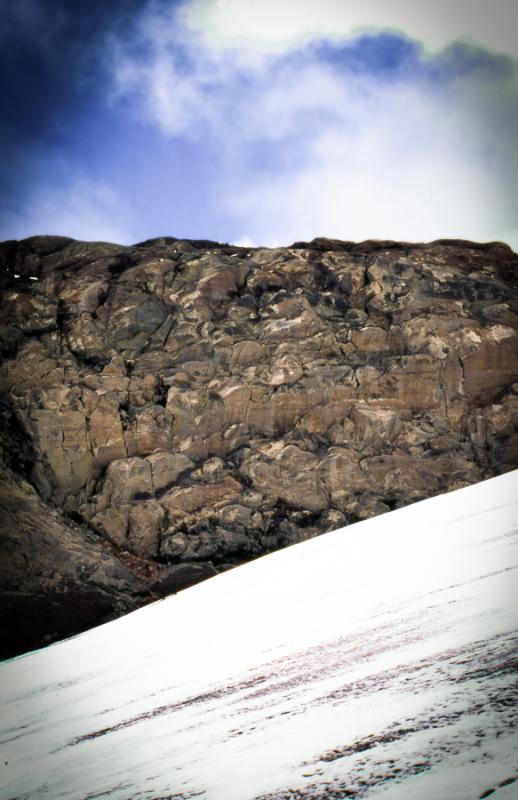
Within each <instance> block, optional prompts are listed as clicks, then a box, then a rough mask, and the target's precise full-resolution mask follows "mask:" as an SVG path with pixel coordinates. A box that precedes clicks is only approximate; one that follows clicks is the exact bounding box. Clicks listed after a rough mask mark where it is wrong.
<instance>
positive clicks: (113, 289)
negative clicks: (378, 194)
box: [0, 237, 518, 647]
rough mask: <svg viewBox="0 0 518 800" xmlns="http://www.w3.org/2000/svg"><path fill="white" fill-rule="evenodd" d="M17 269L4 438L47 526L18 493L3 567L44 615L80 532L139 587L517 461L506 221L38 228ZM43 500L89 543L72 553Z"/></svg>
mask: <svg viewBox="0 0 518 800" xmlns="http://www.w3.org/2000/svg"><path fill="white" fill-rule="evenodd" d="M16 276H19V277H16ZM0 279H1V286H2V287H3V296H2V308H3V310H4V314H3V318H2V327H1V329H0V339H1V347H0V352H1V353H2V354H3V358H4V361H3V364H2V366H1V367H0V412H1V413H2V416H3V421H4V423H5V424H4V430H5V434H4V438H3V440H2V445H3V451H4V460H5V461H6V463H8V464H10V467H11V473H9V474H10V475H11V477H10V478H9V480H10V481H12V480H15V482H16V481H18V482H20V481H26V483H24V484H23V485H24V487H26V488H25V489H24V492H25V491H30V490H29V488H28V487H29V484H28V483H27V481H30V482H31V483H32V485H33V486H34V487H35V489H36V490H37V492H38V494H39V497H38V496H37V495H36V494H35V493H34V492H33V493H32V494H31V498H32V499H31V504H32V506H34V504H35V503H36V504H39V505H38V508H40V509H42V512H41V515H40V517H41V522H38V521H37V517H38V515H37V514H36V513H34V514H33V515H32V517H31V519H32V520H33V523H31V524H34V525H35V530H37V532H38V533H37V535H36V536H31V535H30V531H29V528H30V526H28V525H27V524H26V517H24V514H25V512H24V511H23V509H24V508H25V507H26V504H24V503H25V501H24V502H23V503H22V502H21V503H20V504H19V505H20V507H19V508H18V507H17V505H16V503H14V504H10V505H9V514H10V515H12V517H11V516H10V517H9V518H8V517H4V520H5V519H9V520H10V521H9V525H8V531H7V533H6V534H5V533H4V541H7V542H8V543H10V544H8V549H9V553H11V554H12V557H11V558H8V559H7V560H5V561H4V563H3V564H2V571H1V576H2V582H3V584H2V585H3V588H4V591H5V592H10V593H11V594H9V598H10V599H9V603H11V604H12V603H13V602H14V601H13V599H12V597H13V596H12V592H13V591H14V590H13V586H14V585H15V583H16V581H17V580H19V581H20V582H21V584H20V585H21V586H24V587H25V588H23V589H21V590H20V591H22V592H25V595H24V597H26V598H32V599H26V601H25V600H24V602H26V605H25V606H24V607H26V608H29V606H30V607H31V608H36V607H37V604H38V601H37V600H36V599H35V598H36V597H46V598H47V600H48V602H47V600H45V603H47V605H46V606H45V608H46V609H47V611H48V614H47V611H46V612H45V614H47V616H46V617H45V619H47V620H51V619H52V618H53V616H52V615H53V614H54V616H55V619H56V620H57V619H58V618H59V619H63V617H62V616H61V617H60V616H59V614H58V612H57V611H55V612H54V611H52V609H56V608H57V607H58V606H59V602H58V601H57V600H56V597H59V595H60V592H61V593H63V592H65V587H66V586H67V585H68V584H69V582H70V581H69V572H68V571H67V570H69V569H72V570H73V571H74V570H75V571H74V581H75V583H74V586H75V587H76V588H77V591H78V592H79V590H80V587H81V586H83V584H82V582H81V581H82V578H81V574H82V573H81V572H80V570H79V572H78V571H77V570H76V567H77V566H78V565H80V564H82V563H83V560H84V558H85V557H86V556H84V553H85V552H86V551H88V552H89V553H90V554H91V556H92V559H94V560H95V559H100V558H101V555H99V554H100V553H104V554H105V556H102V558H105V557H107V556H106V554H108V553H109V557H110V559H112V562H111V563H112V565H113V564H119V565H120V568H121V569H123V570H126V571H127V572H124V574H125V575H126V581H127V583H126V584H125V589H124V592H126V593H127V596H128V597H129V596H133V597H135V598H136V602H143V601H144V599H145V597H153V596H156V594H157V593H158V594H164V593H165V592H166V591H168V590H172V591H174V590H176V589H178V588H180V587H183V586H186V585H188V584H190V583H192V582H195V581H197V580H200V579H202V578H205V577H207V576H209V575H212V574H215V573H217V572H218V571H221V570H223V569H227V568H228V567H229V566H232V565H235V564H238V563H241V562H243V561H246V560H247V559H250V558H254V557H256V556H258V555H261V554H263V553H266V552H269V551H270V550H273V549H275V548H278V547H282V546H285V545H287V544H291V543H294V542H298V541H302V540H304V539H306V538H309V537H311V536H316V535H318V534H320V533H322V532H324V531H326V530H330V529H331V528H334V527H338V526H341V525H346V524H347V523H349V522H351V521H354V520H357V519H365V518H368V517H369V516H372V515H374V514H379V513H383V512H384V511H386V510H388V509H392V508H395V507H399V506H402V505H404V504H406V503H409V502H413V501H415V500H419V499H422V498H425V497H428V496H430V495H433V494H437V493H440V492H444V491H448V490H450V489H454V488H457V487H459V486H463V485H466V484H468V483H473V482H476V481H478V480H481V479H483V478H486V477H489V476H492V475H495V474H498V473H500V472H502V471H505V470H509V469H512V468H515V467H516V466H518V257H517V256H516V255H515V254H514V253H512V251H511V250H510V249H509V248H508V247H507V246H506V245H503V244H499V243H492V244H488V245H479V244H475V243H471V242H463V241H439V242H433V243H431V244H418V245H412V244H408V243H402V244H398V243H395V242H363V243H359V244H353V243H351V242H339V241H334V240H327V239H316V240H314V241H313V242H310V243H305V242H299V243H296V244H295V245H293V246H291V247H286V248H275V249H268V248H258V249H252V248H244V247H237V246H230V245H220V244H217V243H214V242H194V241H179V240H176V239H173V238H169V239H167V238H165V239H158V240H151V241H149V242H144V243H142V244H140V245H136V246H133V247H122V246H118V245H110V244H105V243H84V242H75V241H73V240H70V239H66V238H63V237H33V238H32V239H27V240H25V241H22V242H7V243H4V244H3V245H2V244H0ZM16 475H17V476H18V477H16ZM13 476H14V477H13ZM9 485H11V484H9ZM17 485H18V484H17ZM19 485H21V484H20V483H19ZM16 496H17V495H16ZM32 506H31V507H32ZM56 509H58V510H59V515H60V516H59V517H56V516H55V515H56V513H57V511H56ZM31 513H32V512H31ZM49 515H50V516H49ZM18 518H19V519H20V523H19V524H18V523H17V522H16V520H18ZM50 518H52V519H53V520H57V519H59V525H60V526H61V528H60V530H66V531H68V532H69V529H70V530H73V536H74V537H76V538H75V539H74V541H79V540H81V542H82V546H83V545H84V548H86V550H85V549H84V548H83V550H81V555H78V553H79V551H78V550H76V549H75V546H74V547H71V550H70V553H71V554H70V564H69V565H68V566H65V563H64V560H63V559H62V556H61V555H60V554H61V553H62V550H63V547H62V544H56V542H57V539H56V540H54V539H53V540H52V542H53V543H49V541H50V540H49V541H47V539H46V538H45V534H44V530H43V527H44V521H45V520H47V519H50ZM13 520H14V522H13ZM24 520H25V521H24ZM45 524H46V523H45ZM53 524H54V523H53ZM56 524H57V523H56ZM17 525H18V527H16V526H17ZM9 526H10V527H9ZM67 526H69V527H67ZM51 528H52V530H54V528H53V527H52V526H51ZM15 529H17V530H18V531H19V533H18V535H17V539H16V548H15V549H13V548H14V545H13V541H14V538H13V531H14V530H15ZM68 535H69V533H67V536H68ZM70 535H71V534H70ZM77 537H79V539H77ZM81 537H82V538H81ZM65 538H66V537H65ZM60 541H61V540H60ZM94 545H95V547H94ZM53 547H55V548H56V553H57V556H56V569H55V581H54V583H53V584H52V585H51V584H50V583H48V582H46V581H47V579H46V578H44V574H46V573H45V570H44V569H43V567H42V570H43V571H40V572H38V567H37V565H38V563H39V561H40V560H41V561H42V564H47V563H49V562H50V556H49V555H48V553H50V551H51V550H52V548H53ZM60 548H61V549H60ZM15 551H16V556H14V553H15ZM23 563H27V564H30V565H31V569H33V571H32V572H30V575H31V578H30V581H29V582H27V580H28V579H27V580H25V579H24V580H22V578H21V574H22V568H21V565H22V564H23ZM10 564H11V566H10ZM114 569H115V573H116V572H117V569H118V567H117V568H116V567H114ZM115 573H114V574H115ZM38 575H40V578H38ZM128 575H129V577H128ZM60 576H61V577H60ZM132 580H134V581H136V583H135V584H133V583H132ZM38 581H40V583H38ZM106 586H107V584H106ZM153 586H154V587H155V588H154V589H153ZM78 587H79V588H78ZM85 587H87V582H86V583H85V584H84V587H83V588H85ZM88 587H89V584H88ZM88 587H87V588H88ZM141 587H144V590H142V589H141ZM87 588H85V592H86V594H84V593H83V594H81V597H86V596H90V595H89V594H88V592H89V591H90V588H88V591H87ZM74 591H76V589H74ZM103 591H106V592H107V594H105V595H103V597H104V598H105V599H106V597H107V596H109V597H110V598H111V599H110V600H109V602H108V601H106V603H107V604H106V603H104V600H103V603H104V605H103V609H104V610H102V613H101V610H100V606H96V605H95V603H94V602H93V601H92V604H93V605H92V608H94V607H95V608H97V609H98V610H97V611H95V613H94V611H92V615H91V616H88V615H87V616H88V620H89V622H90V621H95V619H97V618H101V617H102V616H103V615H104V614H105V612H106V609H107V608H108V606H110V608H112V609H113V608H116V607H118V606H117V602H118V601H117V602H115V600H114V599H113V598H115V595H116V593H117V592H118V591H119V589H115V588H114V586H110V587H109V588H107V589H103ZM141 591H144V594H142V593H141ZM146 591H147V592H148V594H147V595H146V594H145V592H146ZM52 593H54V594H52ZM110 593H111V594H110ZM51 594H52V602H51V601H50V600H49V599H48V598H50V597H51ZM77 597H79V594H77ZM112 601H113V602H112ZM31 603H32V604H33V605H31ZM42 603H43V605H44V602H43V600H42ZM56 603H57V604H58V606H56ZM78 603H79V605H80V606H81V603H82V601H79V600H78ZM110 603H111V605H110ZM43 605H42V608H43ZM101 605H102V604H101ZM9 607H10V608H14V606H12V605H11V606H9ZM81 607H83V606H81ZM20 608H21V606H20ZM49 609H50V610H49ZM13 613H14V612H13ZM109 613H111V612H109ZM31 614H32V611H31ZM96 615H97V616H96ZM43 616H45V615H43ZM43 616H42V617H41V619H43ZM79 616H81V615H79ZM81 619H83V622H80V623H79V622H78V627H77V629H79V628H80V627H81V626H82V625H83V624H86V623H84V620H85V619H86V617H81ZM69 622H70V620H69ZM69 622H67V623H66V625H65V624H64V623H63V625H62V629H61V632H62V633H64V632H69V631H70V630H72V629H73V626H72V628H71V627H70V625H69ZM52 624H53V623H51V622H50V621H48V625H49V626H50V627H49V632H50V633H53V632H54V630H56V631H58V633H59V630H60V624H61V623H60V624H58V623H57V622H56V624H55V627H54V628H52ZM70 624H71V623H70ZM67 626H68V627H67ZM51 629H52V630H51ZM21 646H22V645H21V644H20V647H21Z"/></svg>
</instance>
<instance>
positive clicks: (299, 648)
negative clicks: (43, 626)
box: [0, 471, 518, 800]
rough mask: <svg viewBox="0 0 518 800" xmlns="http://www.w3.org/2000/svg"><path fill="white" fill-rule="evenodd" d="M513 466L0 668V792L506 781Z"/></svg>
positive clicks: (469, 797)
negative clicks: (467, 485)
mask: <svg viewBox="0 0 518 800" xmlns="http://www.w3.org/2000/svg"><path fill="white" fill-rule="evenodd" d="M517 567H518V471H515V472H512V473H508V474H507V475H504V476H501V477H498V478H493V479H491V480H488V481H485V482H483V483H480V484H477V485H475V486H472V487H469V488H465V489H460V490H459V491H456V492H452V493H451V494H447V495H442V496H440V497H437V498H434V499H431V500H425V501H423V502H421V503H416V504H415V505H412V506H409V507H407V508H403V509H400V510H398V511H393V512H391V513H388V514H385V515H383V516H380V517H376V518H374V519H371V520H368V521H366V522H361V523H357V524H355V525H351V526H349V527H347V528H342V529H340V530H337V531H334V532H333V533H328V534H325V535H323V536H320V537H319V538H317V539H312V540H310V541H307V542H304V543H302V544H299V545H295V546H293V547H289V548H287V549H285V550H282V551H280V552H277V553H274V554H272V555H269V556H265V557H263V558H261V559H258V560H257V561H254V562H252V563H250V564H247V565H245V566H242V567H239V568H237V569H234V570H232V571H230V572H227V573H224V574H222V575H219V576H217V577H216V578H213V579H211V580H209V581H207V582H205V583H202V584H199V585H198V586H195V587H192V588H191V589H188V590H185V591H183V592H181V593H179V594H177V595H174V596H172V597H169V598H167V599H166V600H162V601H160V602H158V603H154V604H152V605H149V606H147V607H145V608H143V609H140V610H139V611H136V612H134V613H132V614H129V615H127V616H125V617H123V618H121V619H119V620H116V621H115V622H111V623H109V624H107V625H103V626H101V627H99V628H96V629H94V630H92V631H89V632H87V633H84V634H81V635H80V636H76V637H74V638H72V639H69V640H67V641H64V642H60V643H58V644H55V645H52V646H50V647H47V648H45V649H43V650H40V651H36V652H34V653H30V654H28V655H26V656H21V657H18V658H15V659H11V660H9V661H6V662H4V663H3V664H1V665H0V702H1V717H0V798H2V800H14V799H15V798H16V800H22V798H49V800H58V799H60V798H67V799H70V800H71V799H72V798H74V800H76V799H77V800H97V798H99V799H100V800H106V799H110V800H112V799H113V800H173V799H174V800H180V799H183V798H198V797H200V798H205V799H206V800H252V799H254V798H269V800H273V799H274V798H275V799H276V800H284V798H286V799H287V798H317V799H318V798H348V797H356V798H380V800H381V799H383V800H440V799H442V798H445V799H446V800H475V798H482V797H489V796H491V798H492V800H512V798H517V797H518V725H517V724H516V723H517V717H518V710H517V707H518V703H517V701H518V681H517V665H518V657H517V642H518V585H517Z"/></svg>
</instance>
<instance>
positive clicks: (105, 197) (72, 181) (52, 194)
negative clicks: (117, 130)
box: [0, 174, 132, 244]
mask: <svg viewBox="0 0 518 800" xmlns="http://www.w3.org/2000/svg"><path fill="white" fill-rule="evenodd" d="M57 177H58V178H59V180H56V178H57ZM126 223H127V221H126V220H125V219H124V210H123V203H122V202H121V199H120V198H119V197H118V196H117V194H116V193H115V192H114V190H113V189H112V188H110V187H109V186H107V185H104V184H103V183H102V182H101V181H97V180H94V179H92V178H86V177H84V176H75V177H73V176H70V177H68V178H66V177H63V176H60V175H58V174H54V178H53V180H47V181H42V182H38V184H37V188H35V189H34V190H33V191H32V193H29V194H28V196H27V198H26V200H25V203H24V204H23V206H22V208H21V211H20V210H19V209H18V208H17V210H16V213H15V212H12V213H11V214H9V213H6V214H4V215H3V219H2V223H1V225H0V240H2V239H24V238H26V237H28V236H35V235H38V234H47V235H56V236H71V237H72V238H74V239H83V240H91V239H92V238H93V236H94V237H95V239H96V240H97V241H106V242H118V243H120V244H131V243H132V235H131V232H130V226H129V225H127V224H126Z"/></svg>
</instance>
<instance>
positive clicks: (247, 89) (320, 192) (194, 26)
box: [114, 0, 518, 247]
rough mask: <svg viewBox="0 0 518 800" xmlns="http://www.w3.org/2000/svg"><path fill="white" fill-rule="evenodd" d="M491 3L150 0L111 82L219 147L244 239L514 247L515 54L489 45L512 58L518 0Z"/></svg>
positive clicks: (155, 119) (517, 238)
mask: <svg viewBox="0 0 518 800" xmlns="http://www.w3.org/2000/svg"><path fill="white" fill-rule="evenodd" d="M474 5H477V8H478V10H479V11H480V15H477V13H474V7H473V6H474ZM496 5H497V6H498V9H499V11H500V12H501V14H500V16H499V14H496V9H495V7H494V6H493V5H492V6H491V8H490V7H489V6H488V4H487V3H480V4H477V3H473V2H472V1H471V0H469V2H468V1H467V0H466V2H464V0H457V2H453V3H452V4H449V5H448V7H446V4H445V3H442V2H439V3H436V4H434V5H433V7H432V6H431V5H430V6H427V7H426V8H424V7H423V4H417V3H415V2H410V0H409V1H408V2H406V1H405V0H400V2H393V3H387V2H381V1H380V2H374V0H371V2H367V3H365V4H361V6H360V5H359V4H354V7H353V4H346V3H344V2H339V1H338V0H321V2H319V3H318V4H316V3H314V2H310V0H297V2H294V1H292V0H284V2H275V3H274V2H273V0H271V1H270V0H265V1H264V2H263V1H262V2H253V0H217V1H216V0H211V2H207V1H206V0H204V1H203V2H202V0H192V1H191V2H187V3H184V4H183V5H182V6H180V7H177V6H172V5H170V4H163V3H162V4H152V5H151V6H149V7H148V10H147V11H146V13H145V14H144V15H143V17H142V19H141V23H140V27H139V28H138V30H137V32H136V34H135V37H136V38H135V40H134V41H133V43H132V44H129V45H128V43H127V42H125V43H121V42H120V41H119V42H118V44H117V47H116V50H115V52H116V60H115V71H114V74H115V81H116V87H117V91H118V92H119V93H120V95H121V96H122V97H126V98H129V99H130V100H131V102H132V103H135V104H136V105H135V108H136V109H138V113H139V114H142V115H143V117H144V118H145V119H146V120H147V122H148V123H150V124H152V125H154V126H156V127H157V128H158V129H159V130H160V131H161V133H162V135H163V136H165V137H170V139H171V141H172V142H174V140H175V139H178V138H181V137H187V138H191V139H193V140H196V141H198V142H200V146H203V147H204V148H205V149H211V151H212V153H213V157H214V159H216V160H217V161H218V163H219V165H220V169H219V175H220V178H219V184H220V196H219V202H220V206H221V208H222V209H223V210H224V213H225V214H226V215H227V217H228V219H229V220H230V221H231V225H230V228H231V229H232V231H233V232H234V238H235V239H246V240H252V241H255V242H258V243H262V244H276V243H283V244H286V243H289V242H290V241H291V240H294V239H300V238H311V237H312V236H317V235H327V236H336V237H340V238H345V239H362V238H369V237H374V238H401V239H407V240H426V239H433V238H439V237H447V236H451V237H465V238H472V239H475V240H487V239H495V238H504V239H507V240H508V241H509V242H510V243H512V244H514V246H515V247H516V246H518V232H517V231H516V230H514V228H515V226H516V220H518V197H517V196H516V191H515V186H516V185H518V182H517V178H518V164H517V159H516V141H518V91H517V86H518V82H517V80H516V75H517V71H516V63H515V61H514V59H512V58H511V57H510V56H509V55H501V54H497V53H490V52H489V51H488V50H487V49H484V48H483V47H482V46H481V45H485V46H486V47H489V46H491V47H492V48H494V49H495V50H499V51H500V53H506V54H509V53H512V52H513V48H515V41H514V36H511V31H512V30H513V29H512V28H511V26H510V23H511V22H512V21H514V20H516V12H517V10H518V4H517V3H515V2H509V0H496ZM468 7H469V9H468ZM416 8H419V9H420V10H419V12H418V11H416ZM427 9H428V10H427ZM432 9H433V11H432ZM468 10H469V13H468ZM490 12H491V13H492V14H494V18H493V17H492V19H493V23H494V24H489V23H490V20H489V17H488V14H489V13H490ZM494 20H496V23H495V22H494ZM374 28H375V30H374ZM381 29H388V30H389V31H390V32H386V31H385V32H383V33H382V32H380V30H381ZM514 29H516V26H515V28H514ZM400 30H402V31H403V33H395V32H394V31H400ZM365 31H369V33H368V34H366V33H365ZM409 37H411V39H409ZM412 39H415V40H416V41H412ZM467 42H472V43H473V44H468V43H467ZM251 45H254V47H252V48H251V47H250V46H251ZM432 48H433V49H434V50H435V52H434V53H432V52H431V49H432ZM516 227H518V226H516Z"/></svg>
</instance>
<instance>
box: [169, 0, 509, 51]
mask: <svg viewBox="0 0 518 800" xmlns="http://www.w3.org/2000/svg"><path fill="white" fill-rule="evenodd" d="M183 15H184V19H185V22H186V24H187V25H189V26H190V27H191V28H192V29H194V30H197V31H200V32H202V33H204V34H206V35H207V37H208V39H209V40H210V42H211V44H212V46H216V45H217V44H218V43H219V44H220V45H221V46H225V45H227V46H228V45H231V46H235V45H236V44H237V45H238V46H242V47H256V48H257V49H259V50H261V49H263V50H272V49H273V50H275V49H281V48H286V47H289V46H293V45H298V44H300V43H301V42H303V41H307V40H310V39H315V38H319V37H325V38H329V39H344V38H348V37H352V36H356V35H357V34H358V33H362V32H365V31H373V30H374V31H380V30H392V31H402V32H404V33H405V34H406V35H407V36H409V37H411V38H413V39H417V40H418V41H420V42H422V43H423V44H424V45H425V47H426V48H427V49H430V50H432V51H436V50H439V49H441V48H443V47H446V46H448V45H449V44H451V43H452V42H456V41H459V40H464V41H470V42H473V43H475V44H478V45H481V46H483V47H486V48H489V49H490V50H496V51H499V52H504V53H510V54H513V55H515V56H516V55H518V39H517V37H516V30H517V29H518V3H517V2H516V0H491V2H489V0H433V2H428V0H421V2H420V1H419V0H362V2H354V1H353V0H319V1H318V2H315V0H191V2H188V3H186V4H185V6H184V10H183Z"/></svg>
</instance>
